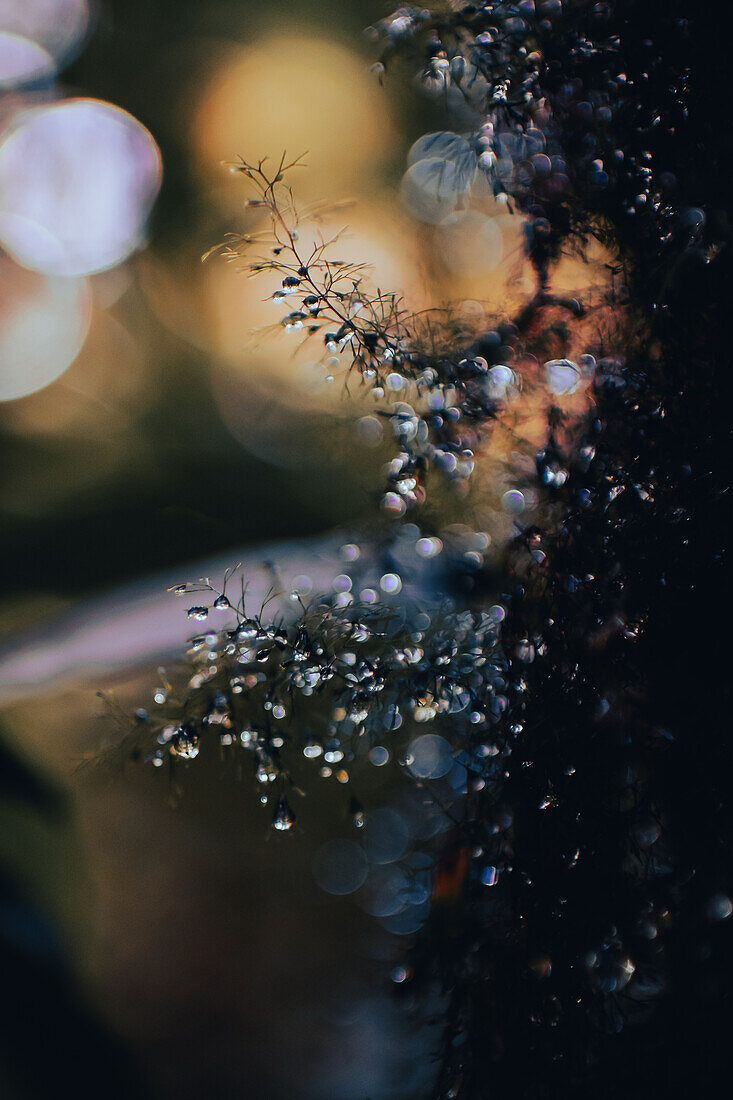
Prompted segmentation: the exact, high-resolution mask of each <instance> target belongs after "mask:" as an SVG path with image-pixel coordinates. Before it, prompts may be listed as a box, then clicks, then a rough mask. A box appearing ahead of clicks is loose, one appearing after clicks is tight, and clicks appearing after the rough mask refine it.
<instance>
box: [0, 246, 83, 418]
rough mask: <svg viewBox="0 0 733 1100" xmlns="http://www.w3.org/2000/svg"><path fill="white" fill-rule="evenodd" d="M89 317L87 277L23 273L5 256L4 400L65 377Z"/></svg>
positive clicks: (0, 306) (0, 271) (1, 292)
mask: <svg viewBox="0 0 733 1100" xmlns="http://www.w3.org/2000/svg"><path fill="white" fill-rule="evenodd" d="M90 316H91V296H90V293H89V287H88V285H87V281H86V279H68V278H60V277H56V276H46V275H40V274H37V273H35V272H31V271H24V270H23V269H22V268H19V267H18V266H17V265H16V264H14V263H12V261H11V260H9V259H7V257H2V256H0V401H12V400H14V399H15V398H18V397H25V396H26V395H27V394H30V393H35V391H36V390H40V389H43V387H44V386H47V385H49V383H50V382H53V381H54V380H55V379H56V378H58V377H59V375H61V374H63V372H64V371H65V370H66V368H67V367H68V366H69V365H70V364H71V363H72V362H73V361H74V359H75V358H76V356H77V355H78V354H79V352H80V351H81V348H82V346H83V344H84V340H85V339H86V335H87V331H88V328H89V320H90Z"/></svg>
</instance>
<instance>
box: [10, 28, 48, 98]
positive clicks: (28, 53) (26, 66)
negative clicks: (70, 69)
mask: <svg viewBox="0 0 733 1100" xmlns="http://www.w3.org/2000/svg"><path fill="white" fill-rule="evenodd" d="M55 72H56V66H55V64H54V60H53V58H52V57H51V55H50V54H49V53H48V52H47V51H46V50H44V48H43V46H39V45H38V43H37V42H31V41H29V39H27V38H23V36H22V35H20V34H8V33H7V31H3V30H1V29H0V92H2V91H5V90H7V89H8V88H18V87H20V86H22V85H23V84H33V83H35V82H36V81H38V80H43V79H47V78H49V77H52V76H53V75H54V74H55Z"/></svg>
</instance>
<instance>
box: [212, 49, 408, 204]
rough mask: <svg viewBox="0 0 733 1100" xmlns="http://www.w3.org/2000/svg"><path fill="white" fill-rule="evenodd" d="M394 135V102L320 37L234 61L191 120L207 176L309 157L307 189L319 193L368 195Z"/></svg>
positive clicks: (352, 56)
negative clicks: (244, 164) (247, 163)
mask: <svg viewBox="0 0 733 1100" xmlns="http://www.w3.org/2000/svg"><path fill="white" fill-rule="evenodd" d="M394 137H395V134H394V126H393V124H392V121H391V118H390V112H389V107H388V101H387V98H386V96H385V94H384V92H383V91H382V89H381V88H380V86H379V84H378V83H377V81H376V79H375V78H374V76H373V75H372V74H371V73H369V71H368V70H367V67H366V65H365V64H364V63H363V61H362V59H361V58H360V57H359V55H358V54H356V53H355V52H354V51H352V50H349V49H347V48H346V47H344V46H342V45H340V44H338V43H336V42H330V41H328V40H325V39H323V38H322V37H318V38H316V37H308V36H307V34H299V35H297V36H295V35H291V36H288V35H285V34H283V33H282V32H281V31H280V32H277V33H270V34H266V35H263V36H262V37H261V38H260V39H259V40H257V41H256V42H255V43H254V44H253V45H251V46H248V47H246V48H244V49H240V50H238V51H236V52H232V53H231V55H230V58H229V60H228V62H223V63H222V65H221V68H220V69H219V71H218V72H217V73H216V75H215V76H214V77H213V78H212V80H211V82H210V84H209V86H208V89H206V91H205V93H204V96H203V102H202V105H201V107H200V109H199V110H198V111H197V112H196V114H195V117H194V120H193V145H194V149H195V153H196V156H197V158H198V161H199V164H200V166H201V168H202V169H203V171H204V174H205V175H211V174H213V173H215V172H217V171H218V170H219V166H220V164H221V162H222V161H231V160H234V159H235V158H236V157H237V156H239V155H241V156H244V157H246V158H248V159H250V160H252V159H259V158H260V157H263V156H271V157H279V156H280V154H281V153H282V152H283V150H284V149H286V150H287V151H288V153H290V154H292V155H298V154H300V153H303V152H306V151H307V153H308V157H307V163H308V171H307V172H305V171H304V172H302V173H301V174H300V175H301V180H302V183H301V182H299V190H300V189H302V191H303V192H306V193H311V194H312V193H313V192H314V191H316V192H318V194H319V195H323V194H331V195H333V194H339V195H341V193H342V191H343V189H344V187H346V188H350V189H355V190H359V191H363V189H364V187H365V183H366V182H367V180H368V179H370V178H373V177H374V175H375V172H376V171H378V169H379V168H380V166H381V165H382V164H383V163H384V160H385V158H386V157H388V156H389V154H390V151H391V148H392V145H393V142H394Z"/></svg>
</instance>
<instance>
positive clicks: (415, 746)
mask: <svg viewBox="0 0 733 1100" xmlns="http://www.w3.org/2000/svg"><path fill="white" fill-rule="evenodd" d="M407 766H408V767H409V769H410V771H411V772H412V774H413V775H416V776H418V777H419V778H420V779H440V778H441V776H444V775H447V774H448V772H449V771H450V770H451V768H452V767H453V753H452V752H451V747H450V745H449V743H448V742H447V741H446V739H445V738H444V737H440V735H439V734H437V733H424V734H422V736H421V737H416V738H415V740H414V741H412V742H411V744H410V752H409V756H408V761H407Z"/></svg>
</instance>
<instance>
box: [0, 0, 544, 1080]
mask: <svg viewBox="0 0 733 1100" xmlns="http://www.w3.org/2000/svg"><path fill="white" fill-rule="evenodd" d="M389 10H391V9H390V8H389V6H388V5H385V4H382V3H376V2H367V0H354V2H352V3H350V4H346V5H345V4H343V3H340V2H338V0H332V2H331V0H318V2H317V3H313V2H310V3H305V2H301V0H288V2H287V3H280V2H273V0H268V2H267V3H265V2H264V0H214V2H208V3H206V4H201V3H200V2H199V0H0V451H1V467H0V468H1V469H2V478H0V530H2V538H1V539H0V555H1V556H2V569H0V586H1V587H2V600H1V602H0V630H2V639H3V641H2V645H3V650H2V662H4V666H5V668H6V669H7V668H11V669H12V668H13V667H15V666H13V665H12V661H13V660H19V661H21V662H22V661H23V660H24V659H25V665H24V668H25V673H24V679H23V681H22V683H21V682H20V680H18V681H17V682H16V683H15V684H14V683H13V676H12V674H8V675H6V676H5V677H4V680H3V697H2V702H3V707H2V712H1V714H0V720H1V721H2V723H3V731H4V733H3V736H4V737H5V738H6V741H7V744H9V745H12V746H13V749H12V751H13V752H14V753H16V754H20V756H21V757H23V758H25V759H26V760H28V761H29V767H30V769H31V772H33V773H36V774H37V773H39V772H42V773H46V774H47V775H49V776H50V778H51V783H52V785H54V786H55V787H56V789H57V790H60V791H61V792H62V794H65V795H66V797H67V798H68V799H70V802H69V803H68V805H70V807H71V809H70V810H68V811H67V812H66V815H65V816H64V817H63V820H64V822H65V824H63V825H61V824H53V823H49V822H45V823H44V825H43V828H40V827H39V826H38V822H37V821H36V820H35V818H34V815H33V813H30V812H27V806H26V803H25V802H23V799H20V801H19V802H18V806H20V809H18V806H16V801H17V797H16V796H17V793H18V792H17V791H16V790H15V789H13V790H11V792H10V798H9V802H8V806H9V809H8V811H7V813H8V814H9V821H10V827H9V828H8V829H7V830H4V832H5V835H6V838H7V839H6V840H5V841H4V842H3V845H4V848H3V853H2V858H3V859H4V860H5V862H6V864H8V865H12V867H13V869H14V870H13V874H14V875H15V876H16V877H17V878H18V880H19V881H21V880H22V883H23V889H24V890H26V889H27V893H28V896H29V897H31V898H32V899H33V902H34V904H37V905H38V906H39V908H40V909H41V910H42V911H43V912H44V913H46V914H52V915H53V916H52V919H53V920H54V921H58V924H59V927H61V928H63V930H64V933H63V934H64V936H65V942H67V943H68V944H69V945H70V948H69V949H70V951H71V955H72V957H73V959H74V967H75V969H76V972H77V974H78V976H79V980H80V982H81V987H82V991H83V992H82V997H83V999H84V1001H85V1003H87V1004H89V1005H90V1006H92V1007H91V1008H90V1010H89V1011H90V1013H91V1014H92V1015H93V1016H94V1017H95V1018H96V1019H98V1020H99V1021H102V1023H103V1026H104V1027H106V1028H108V1030H109V1032H110V1033H112V1034H114V1035H116V1036H118V1037H119V1039H120V1040H121V1042H122V1044H123V1047H124V1049H125V1050H126V1051H127V1053H128V1055H129V1057H130V1058H131V1060H132V1061H134V1062H136V1063H138V1064H139V1065H140V1066H142V1072H143V1076H144V1078H145V1080H146V1081H147V1082H148V1083H149V1084H150V1086H151V1088H152V1091H153V1093H154V1094H155V1095H159V1096H176V1097H178V1098H186V1097H189V1096H190V1097H194V1096H200V1095H201V1094H202V1092H203V1093H204V1094H205V1095H207V1096H210V1097H229V1096H234V1095H237V1096H243V1095H245V1096H246V1095H250V1094H251V1095H257V1096H263V1095H264V1096H268V1097H272V1098H275V1100H276V1098H277V1097H280V1096H283V1097H284V1096H290V1097H292V1096H296V1097H314V1098H326V1097H334V1098H337V1097H338V1098H343V1100H348V1098H350V1097H354V1098H361V1100H365V1098H366V1097H367V1096H369V1097H371V1098H372V1100H376V1098H377V1097H388V1096H395V1097H398V1096H400V1097H401V1096H404V1097H411V1096H415V1097H417V1096H422V1095H424V1094H425V1089H426V1087H427V1082H428V1081H429V1075H430V1066H429V1064H428V1063H427V1061H426V1059H425V1052H426V1049H427V1046H426V1044H427V1038H428V1032H427V1031H426V1030H425V1028H422V1029H420V1028H417V1029H416V1030H415V1029H412V1030H411V1028H412V1025H410V1023H409V1020H408V1018H407V1017H405V1016H404V1015H402V1014H400V1015H399V1018H397V1017H396V1016H395V1013H396V1011H397V1010H396V1008H395V1007H394V1006H393V1004H392V1001H391V999H390V997H389V989H388V988H387V987H388V986H389V984H390V983H389V980H388V975H389V971H390V968H391V966H392V965H393V964H394V962H395V960H398V959H399V953H400V950H401V947H400V943H399V937H390V936H388V935H387V934H386V933H384V932H383V931H379V930H378V929H377V928H376V925H375V922H374V921H373V920H372V919H371V918H369V917H366V916H365V915H363V914H360V913H359V912H358V910H357V909H356V908H355V907H354V906H352V905H351V904H350V903H349V902H348V901H344V902H341V901H339V900H338V899H334V898H327V897H326V896H325V895H324V894H322V893H320V892H319V891H318V889H317V887H316V886H315V884H314V882H313V880H312V874H311V864H312V859H313V852H314V851H315V849H316V847H317V845H318V844H319V843H321V842H322V841H323V839H324V837H327V836H329V835H332V833H333V829H334V820H336V819H337V818H338V814H339V812H340V810H339V806H340V803H337V800H336V799H335V797H333V796H332V795H330V794H328V795H325V796H324V798H323V799H322V800H321V801H320V802H319V804H318V805H317V806H314V807H311V808H310V809H309V810H308V811H307V812H306V813H305V815H304V821H305V824H304V825H303V827H302V829H300V830H299V831H298V835H296V836H293V837H288V843H287V844H281V843H279V842H278V843H275V841H272V840H271V841H269V842H268V843H264V841H265V838H266V836H267V827H266V824H267V823H266V822H265V820H264V819H263V818H262V817H261V816H258V814H257V809H258V808H256V807H255V806H254V801H255V800H254V799H253V798H252V797H251V792H249V791H243V790H242V787H241V786H239V785H238V784H237V783H236V782H235V781H234V780H233V779H232V778H231V777H227V776H221V775H219V774H218V773H216V769H214V770H212V769H211V768H209V769H208V771H207V768H206V767H202V768H201V769H200V771H199V772H197V775H196V777H195V781H194V782H192V783H190V784H188V785H187V788H186V791H185V793H184V797H183V798H182V799H180V800H179V805H178V808H177V810H176V811H175V812H172V811H171V809H170V807H169V805H168V801H167V798H168V791H167V789H166V783H165V780H164V779H163V778H162V777H160V776H157V775H148V774H147V773H144V772H142V771H140V772H138V771H135V772H133V773H131V774H130V775H120V776H118V777H114V778H113V779H112V780H111V781H108V782H107V783H106V784H104V785H103V784H101V783H100V782H99V781H97V780H96V779H93V778H92V779H90V778H89V777H88V776H87V775H86V774H85V773H79V772H78V771H77V770H76V769H77V765H78V763H79V761H80V759H81V758H82V757H83V756H84V755H85V754H87V753H89V752H94V751H95V748H96V747H97V746H98V745H99V743H100V714H101V712H102V709H103V708H102V706H101V704H100V702H99V700H98V699H97V698H96V696H95V691H96V690H97V689H98V688H104V689H108V690H113V691H114V693H115V696H116V698H117V699H118V700H119V702H120V705H122V706H125V707H130V708H134V707H135V706H138V705H140V704H141V703H142V704H145V703H146V702H147V701H148V697H149V695H150V692H151V691H152V684H153V683H154V681H155V669H154V663H153V664H150V662H149V661H148V660H147V657H146V659H141V661H140V662H139V666H138V667H136V668H134V669H132V670H131V668H130V661H129V656H130V652H129V651H130V646H131V645H132V646H133V648H134V644H135V638H134V637H133V638H132V641H130V640H129V639H128V644H127V658H128V659H127V660H126V661H125V662H124V667H121V668H120V669H119V670H114V669H112V668H107V669H106V671H105V675H104V678H103V682H101V683H100V682H99V677H96V676H94V675H91V674H90V673H89V671H88V669H87V665H86V664H85V663H84V661H83V660H80V662H79V667H78V668H76V666H75V665H74V660H75V659H76V658H74V660H70V662H67V665H66V666H65V673H64V676H63V678H61V679H58V678H56V679H53V680H52V679H51V677H50V676H49V675H47V672H46V670H45V669H44V668H43V667H41V665H40V663H39V664H36V665H34V664H33V661H34V660H35V657H34V654H35V652H36V651H35V650H34V649H33V646H34V645H36V646H37V645H38V640H39V638H40V639H42V640H43V643H44V645H45V647H46V651H47V652H51V653H59V652H61V651H62V650H63V648H64V647H65V646H66V647H67V646H68V645H69V641H70V639H71V640H73V638H74V637H75V636H81V635H83V632H84V626H85V622H86V621H87V620H88V619H89V617H90V615H91V612H89V611H88V610H87V609H88V608H89V607H90V606H93V607H94V609H95V610H94V615H95V616H96V619H95V621H97V622H99V623H101V630H102V632H104V630H106V631H107V634H108V635H109V636H111V637H112V638H113V639H114V634H115V631H117V630H118V628H119V627H118V624H119V617H120V613H121V610H123V609H124V607H126V606H127V605H128V603H129V601H130V600H132V599H133V595H132V594H133V593H136V592H137V593H138V595H139V593H140V592H141V591H142V592H144V593H147V592H148V591H154V592H158V591H160V592H164V590H165V588H166V587H167V586H168V585H169V584H173V583H176V582H178V581H180V580H185V579H187V578H189V577H190V576H192V575H193V576H198V575H199V574H200V572H201V570H200V568H199V566H198V563H199V561H201V560H205V559H211V558H212V556H217V557H218V558H219V559H220V560H221V562H223V563H227V564H234V563H235V562H236V561H237V560H239V558H240V557H241V556H242V555H243V554H245V555H246V554H247V553H249V554H250V555H251V554H252V553H255V554H256V553H257V551H256V548H257V547H259V546H260V545H262V544H266V543H268V542H271V541H272V540H282V539H285V540H290V542H291V544H292V543H294V540H301V539H303V538H304V537H305V536H313V535H316V534H320V533H322V532H324V531H328V530H330V529H332V528H334V527H335V526H338V527H342V528H344V527H345V528H349V527H351V526H353V525H354V524H356V523H358V522H361V521H364V520H368V519H369V518H370V517H371V516H372V514H373V510H374V492H375V489H376V487H377V485H378V482H379V464H380V462H381V459H382V455H381V454H380V452H379V451H378V450H376V451H375V450H374V449H372V450H370V449H367V448H358V447H354V446H352V445H351V443H350V441H351V439H352V423H353V418H354V416H355V415H358V414H359V412H360V410H361V406H362V405H363V401H362V399H361V398H360V397H359V396H358V394H357V395H356V396H354V395H353V394H352V396H350V397H346V396H345V394H344V392H343V388H342V386H341V385H340V384H339V382H338V380H336V382H334V383H332V384H329V383H328V382H327V380H326V377H325V370H324V368H323V365H322V364H321V363H320V361H319V357H320V349H319V348H309V347H308V346H306V347H304V348H302V349H300V350H297V349H296V347H295V345H294V344H293V342H292V340H289V339H288V338H287V337H286V336H285V335H284V334H283V335H281V336H278V337H275V338H274V339H270V338H269V337H265V338H264V339H262V340H257V339H253V338H252V335H251V334H252V332H253V330H257V329H258V328H261V327H263V326H266V325H269V324H272V323H273V322H275V321H277V320H278V319H279V316H278V317H273V316H272V310H273V306H272V305H271V304H269V303H267V302H266V301H265V299H266V298H267V297H268V295H269V294H271V292H272V290H273V289H274V286H270V285H269V284H268V283H267V280H263V281H260V280H253V281H248V279H247V278H246V275H243V274H240V273H238V272H237V271H236V270H235V268H234V267H233V266H228V265H226V264H225V263H224V262H223V261H222V260H220V259H217V258H214V259H212V260H209V261H208V262H207V263H205V264H202V263H201V255H202V254H203V253H204V252H205V251H207V250H208V249H210V248H211V247H212V246H213V245H215V244H216V243H217V242H219V241H220V240H221V239H222V238H223V236H224V234H225V233H226V232H227V231H230V230H235V231H236V230H238V229H241V228H242V227H243V226H244V225H245V213H244V202H245V200H246V198H247V197H248V195H247V193H246V192H245V191H244V189H243V183H242V181H241V179H240V178H239V177H234V176H232V175H231V174H230V173H228V171H227V170H226V168H225V167H223V165H222V162H223V161H228V160H232V159H234V158H235V157H236V156H237V155H240V154H241V155H243V156H245V157H247V158H249V159H257V158H259V157H261V156H264V155H267V154H269V155H271V156H278V155H279V154H280V153H281V152H282V151H283V149H285V150H287V151H288V153H290V154H292V155H297V154H300V153H302V152H307V154H308V155H307V164H308V167H307V169H305V170H299V172H298V175H297V177H296V178H294V181H293V182H294V186H295V187H296V193H297V196H298V197H300V198H301V199H302V201H303V202H305V203H307V202H310V201H312V200H319V201H321V200H327V201H330V200H333V201H334V202H342V201H343V200H353V205H350V206H349V207H348V209H345V210H344V209H337V210H335V211H334V213H333V215H332V219H331V221H330V222H328V220H327V226H326V228H327V229H328V228H329V226H332V228H333V229H334V231H335V230H337V229H340V228H341V227H342V226H343V225H344V224H346V225H347V226H348V232H347V234H346V237H345V238H344V241H343V249H344V251H345V252H346V253H347V258H348V259H349V260H351V261H364V262H370V263H373V264H374V265H375V267H376V271H377V273H378V277H379V283H380V286H382V287H383V288H386V287H388V288H390V289H395V290H399V291H402V292H404V293H405V295H406V297H407V300H408V301H409V304H410V306H411V307H413V308H421V307H422V306H424V305H427V304H428V303H433V304H434V303H436V302H437V303H441V302H443V301H444V300H447V299H448V298H450V299H453V300H458V301H460V302H463V303H464V306H465V308H466V310H467V311H468V313H469V314H470V315H471V316H472V317H473V318H474V319H475V318H476V317H479V318H480V317H481V316H483V309H484V308H485V307H486V308H488V307H487V302H490V301H491V300H493V301H494V302H499V303H504V304H506V303H507V300H508V298H507V295H509V296H511V295H521V294H522V293H526V291H527V290H528V289H529V288H530V286H531V283H530V281H529V275H528V273H527V271H526V269H525V267H524V265H523V260H522V251H521V243H520V242H521V229H520V228H519V227H518V226H517V225H515V224H514V223H513V222H512V221H511V219H510V218H509V217H508V216H507V214H506V211H505V210H504V209H503V208H500V207H498V206H497V205H496V204H495V203H494V202H493V199H491V198H490V196H489V195H488V194H481V193H477V195H476V196H475V201H474V203H473V205H472V208H471V210H470V211H469V210H468V209H467V208H466V209H461V204H460V203H459V204H458V208H457V209H455V208H456V201H455V200H454V201H452V205H450V208H448V209H442V210H441V211H440V214H439V216H437V215H434V214H433V213H431V209H430V203H429V202H428V204H427V207H428V209H427V210H426V209H425V208H423V209H422V210H421V209H420V202H419V201H418V200H419V195H418V200H415V193H414V192H410V190H409V188H407V189H405V187H404V186H403V187H402V195H403V200H404V201H400V200H399V198H398V196H399V192H400V181H401V180H402V177H403V173H404V172H405V169H406V166H407V163H408V162H407V154H408V150H409V149H410V147H411V145H412V144H413V142H414V141H415V140H416V139H417V138H418V137H419V136H420V135H421V134H423V133H425V132H426V131H430V130H439V129H445V128H447V127H448V126H449V125H450V121H449V119H448V116H447V114H446V112H445V109H444V105H443V103H442V101H441V100H440V97H438V98H437V99H435V98H434V99H426V98H425V97H423V96H421V95H420V93H419V90H418V89H417V88H416V87H415V85H414V82H413V81H412V80H410V79H409V76H408V74H402V75H400V74H399V73H396V74H394V75H392V74H390V75H389V77H388V80H387V82H386V85H385V87H382V86H381V85H380V82H379V81H378V79H377V78H376V76H375V75H374V74H373V73H372V72H371V71H370V66H371V64H372V62H373V60H374V59H373V57H371V56H370V53H369V48H370V47H369V43H368V42H367V40H366V39H365V38H364V36H363V33H362V31H363V29H364V27H365V26H366V25H367V24H369V23H370V22H373V21H374V20H375V19H378V18H381V17H383V16H384V15H385V14H388V12H389ZM411 194H412V199H411ZM428 197H429V196H428ZM433 199H434V196H433ZM438 222H440V224H436V223H438ZM247 224H248V226H249V225H250V224H251V223H247ZM507 286H510V287H511V291H508V290H507ZM362 411H363V410H362ZM303 552H304V554H305V555H306V556H307V554H308V553H309V551H308V550H307V548H306V549H304V551H303ZM120 586H122V587H120ZM126 586H127V587H126ZM135 586H137V587H135ZM140 586H142V587H140ZM89 601H93V603H92V604H90V603H89ZM176 610H177V609H176ZM157 621H158V620H157V619H156V613H155V612H154V609H153V605H151V614H150V632H151V635H152V638H153V642H152V644H146V645H145V646H143V645H142V644H141V651H144V653H145V654H146V655H147V654H148V653H149V652H150V651H151V649H152V650H154V649H155V630H156V623H157ZM105 624H106V625H105ZM181 634H182V636H183V635H185V624H182V626H181ZM112 650H114V646H112ZM24 655H25V656H24ZM133 655H134V654H133ZM91 656H93V654H92V655H90V654H89V652H87V653H86V657H87V658H90V657H91ZM0 663H1V662H0ZM88 663H89V661H87V664H88ZM149 666H150V667H149ZM36 668H37V669H38V675H37V682H33V679H34V678H33V672H34V669H36ZM29 669H30V675H29V674H28V670H29ZM21 803H22V806H21ZM16 809H17V812H16ZM309 815H310V820H309ZM334 815H335V816H334ZM341 824H342V825H343V827H344V829H345V828H346V825H345V824H344V823H343V822H342V823H341ZM39 828H40V832H39ZM375 958H377V959H379V960H380V963H379V965H378V966H375V965H374V959H375ZM385 975H387V977H386V978H385ZM375 1052H378V1053H379V1058H377V1059H375ZM0 1080H2V1074H1V1073H0ZM32 1094H33V1093H32V1091H31V1092H29V1093H28V1095H32ZM19 1095H20V1094H19ZM22 1095H25V1093H23V1094H22Z"/></svg>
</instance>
